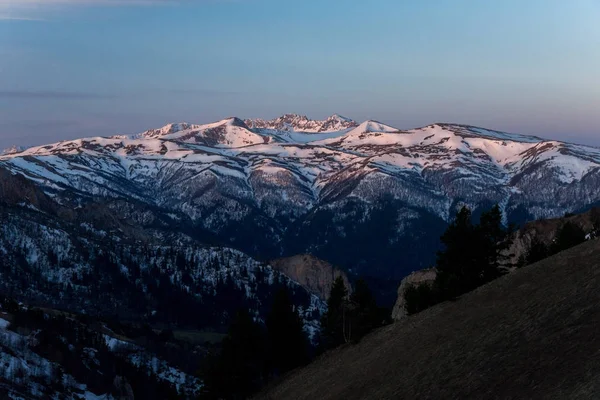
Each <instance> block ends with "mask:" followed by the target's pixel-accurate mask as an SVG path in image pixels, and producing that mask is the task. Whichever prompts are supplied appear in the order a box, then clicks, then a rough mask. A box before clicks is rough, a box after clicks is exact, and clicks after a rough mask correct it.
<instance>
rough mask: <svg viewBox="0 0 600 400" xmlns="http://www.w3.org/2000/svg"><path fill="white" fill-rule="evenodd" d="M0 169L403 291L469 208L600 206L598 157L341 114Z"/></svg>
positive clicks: (233, 124)
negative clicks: (320, 261)
mask: <svg viewBox="0 0 600 400" xmlns="http://www.w3.org/2000/svg"><path fill="white" fill-rule="evenodd" d="M0 168H3V169H6V170H8V171H10V172H11V173H13V174H19V175H22V176H23V177H25V178H26V179H27V180H28V181H30V182H32V183H33V184H34V185H35V186H36V187H38V188H39V189H40V190H41V191H42V192H43V193H45V194H46V195H47V196H49V197H50V198H52V199H53V201H55V202H57V203H59V204H61V205H62V206H63V207H86V206H88V205H89V204H98V203H102V202H104V203H107V204H111V207H112V208H111V212H112V213H113V215H111V218H117V219H118V218H121V219H133V220H135V221H136V223H138V224H139V227H140V228H149V227H154V226H156V224H157V223H159V222H158V221H160V223H161V224H164V225H165V229H170V230H172V231H174V232H185V234H186V235H189V236H190V237H191V238H193V239H194V240H197V241H200V242H203V243H213V244H218V245H226V246H230V247H234V248H237V249H240V250H242V251H244V252H246V253H248V254H250V255H251V256H253V257H258V258H261V259H272V258H275V257H278V256H282V255H293V254H299V253H305V252H310V253H313V254H316V255H317V256H319V257H321V258H324V259H326V260H327V261H330V262H332V263H334V264H335V265H339V266H341V267H343V268H344V269H346V270H347V271H349V272H350V273H352V274H357V275H367V276H370V277H371V278H373V279H375V280H393V283H390V287H394V289H395V286H396V280H398V279H400V278H402V277H403V276H405V275H406V274H407V273H408V272H410V271H412V270H415V269H419V268H423V267H427V266H428V264H429V263H430V262H431V261H432V260H433V258H434V255H435V249H436V248H437V246H439V240H438V238H439V234H440V233H441V232H442V231H443V229H444V228H445V226H446V224H447V222H448V221H449V220H450V218H451V217H452V214H453V213H454V212H455V210H456V209H457V207H458V206H459V205H461V204H467V205H469V206H471V207H472V208H473V209H474V210H475V212H477V210H481V209H482V208H485V207H489V206H490V205H491V204H494V203H499V204H500V205H501V206H502V209H503V210H504V212H505V214H506V216H507V219H508V221H513V222H522V221H525V220H529V219H537V218H547V217H554V216H559V215H563V214H564V213H565V212H573V211H577V210H580V209H584V208H586V207H589V206H590V205H592V204H594V203H596V202H598V201H600V149H596V148H592V147H586V146H581V145H575V144H569V143H563V142H558V141H551V140H544V139H541V138H537V137H531V136H525V135H518V134H509V133H504V132H497V131H492V130H486V129H481V128H476V127H472V126H466V125H455V124H433V125H429V126H426V127H423V128H419V129H413V130H406V131H404V130H400V129H397V128H395V127H391V126H388V125H385V124H382V123H379V122H376V121H366V122H363V123H361V124H358V123H356V122H354V121H352V120H349V119H346V118H343V117H339V116H332V117H330V118H328V119H327V120H325V121H311V120H309V119H308V118H306V117H300V116H297V115H286V116H283V117H280V118H277V119H275V120H273V121H262V120H246V121H242V120H240V119H238V118H229V119H226V120H223V121H219V122H216V123H213V124H207V125H193V124H185V123H180V124H170V125H167V126H165V127H163V128H160V129H155V130H150V131H146V132H144V133H141V134H138V135H133V136H113V137H108V138H100V137H94V138H85V139H78V140H70V141H63V142H59V143H55V144H50V145H46V146H38V147H33V148H30V149H27V150H25V151H22V152H20V153H16V154H10V155H4V156H1V157H0ZM23 203H24V206H29V204H28V201H27V200H26V199H24V200H23ZM115 204H118V206H117V205H115ZM100 220H101V219H100ZM380 283H381V282H380Z"/></svg>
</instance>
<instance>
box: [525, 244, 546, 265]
mask: <svg viewBox="0 0 600 400" xmlns="http://www.w3.org/2000/svg"><path fill="white" fill-rule="evenodd" d="M548 256H550V249H549V248H548V246H547V245H546V244H544V243H543V242H541V241H540V240H539V239H538V238H534V239H533V241H532V242H531V246H530V247H529V250H528V251H527V255H526V256H525V258H526V261H527V262H526V265H530V264H533V263H536V262H538V261H540V260H543V259H544V258H546V257H548Z"/></svg>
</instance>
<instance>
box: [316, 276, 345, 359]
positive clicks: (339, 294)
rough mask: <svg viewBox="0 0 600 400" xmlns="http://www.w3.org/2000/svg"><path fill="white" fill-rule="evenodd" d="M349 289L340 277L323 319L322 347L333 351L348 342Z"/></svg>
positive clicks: (334, 284) (334, 286)
mask: <svg viewBox="0 0 600 400" xmlns="http://www.w3.org/2000/svg"><path fill="white" fill-rule="evenodd" d="M347 297H348V289H346V285H345V284H344V280H343V279H342V277H341V276H338V277H337V278H336V279H335V281H334V282H333V285H332V286H331V291H330V293H329V299H327V312H326V313H325V314H324V315H323V317H322V318H321V341H322V343H321V345H322V347H323V348H324V349H331V348H334V347H337V346H339V345H341V344H343V343H345V342H346V340H345V338H344V324H345V322H346V321H345V312H346V301H347Z"/></svg>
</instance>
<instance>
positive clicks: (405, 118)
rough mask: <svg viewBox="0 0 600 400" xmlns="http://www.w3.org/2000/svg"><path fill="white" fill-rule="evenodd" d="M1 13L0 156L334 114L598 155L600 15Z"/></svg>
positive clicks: (341, 9) (238, 5)
mask: <svg viewBox="0 0 600 400" xmlns="http://www.w3.org/2000/svg"><path fill="white" fill-rule="evenodd" d="M522 3H523V2H521V1H516V0H507V1H502V2H500V1H497V2H486V3H483V2H482V3H476V4H473V2H470V1H468V0H456V1H451V0H440V1H436V2H435V5H434V6H432V5H431V4H433V3H429V2H427V1H424V2H418V3H417V2H409V1H397V0H396V1H392V0H374V1H371V2H368V3H367V2H359V1H354V0H347V1H339V0H332V1H328V2H322V1H316V0H307V1H304V2H301V3H296V2H289V3H283V4H282V3H281V2H277V1H274V0H237V1H236V0H228V1H226V0H225V1H219V0H197V1H192V0H188V1H160V0H154V1H147V0H126V1H121V0H119V1H117V0H44V1H40V0H19V1H14V0H0V147H2V148H4V147H9V146H11V145H24V146H30V145H41V144H46V143H51V142H56V141H59V140H64V139H73V138H79V137H89V136H110V135H114V134H119V133H123V134H131V133H138V132H142V131H144V130H146V129H150V128H157V127H161V126H163V125H166V124H167V123H170V122H182V121H187V122H191V123H209V122H213V121H216V120H220V119H223V118H225V117H228V116H238V117H240V118H265V119H271V118H274V117H277V116H280V115H282V114H285V113H296V114H302V115H307V116H308V117H309V118H312V119H321V118H324V117H326V116H328V115H331V114H335V113H338V114H341V115H344V116H347V117H349V118H352V119H354V120H356V121H358V122H361V121H364V120H367V119H374V120H378V121H381V122H383V123H386V124H389V125H392V126H394V127H397V128H400V129H410V128H415V127H420V126H425V125H428V124H431V123H434V122H452V123H461V124H468V125H475V126H480V127H484V128H488V129H494V130H500V131H506V132H514V133H521V134H529V135H535V136H540V137H543V138H548V139H555V140H563V141H568V142H575V143H582V144H588V145H596V146H598V145H600V129H598V126H600V113H598V112H597V110H596V109H597V105H598V104H600V86H598V85H595V84H594V83H595V82H596V81H597V78H598V71H600V52H598V50H597V49H598V48H600V47H599V46H600V25H598V24H597V20H598V17H600V3H598V2H597V1H595V0H575V1H572V2H569V3H566V2H562V1H559V0H545V1H543V0H532V1H529V2H527V3H526V4H522Z"/></svg>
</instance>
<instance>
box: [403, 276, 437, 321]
mask: <svg viewBox="0 0 600 400" xmlns="http://www.w3.org/2000/svg"><path fill="white" fill-rule="evenodd" d="M437 301H438V299H437V293H436V291H435V289H434V287H432V285H430V284H429V283H421V284H420V285H416V286H414V285H411V286H409V287H408V288H407V289H406V291H405V292H404V309H405V310H406V313H407V314H408V315H412V314H416V313H418V312H421V311H423V310H425V309H427V308H429V307H431V306H433V305H435V304H436V303H437Z"/></svg>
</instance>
